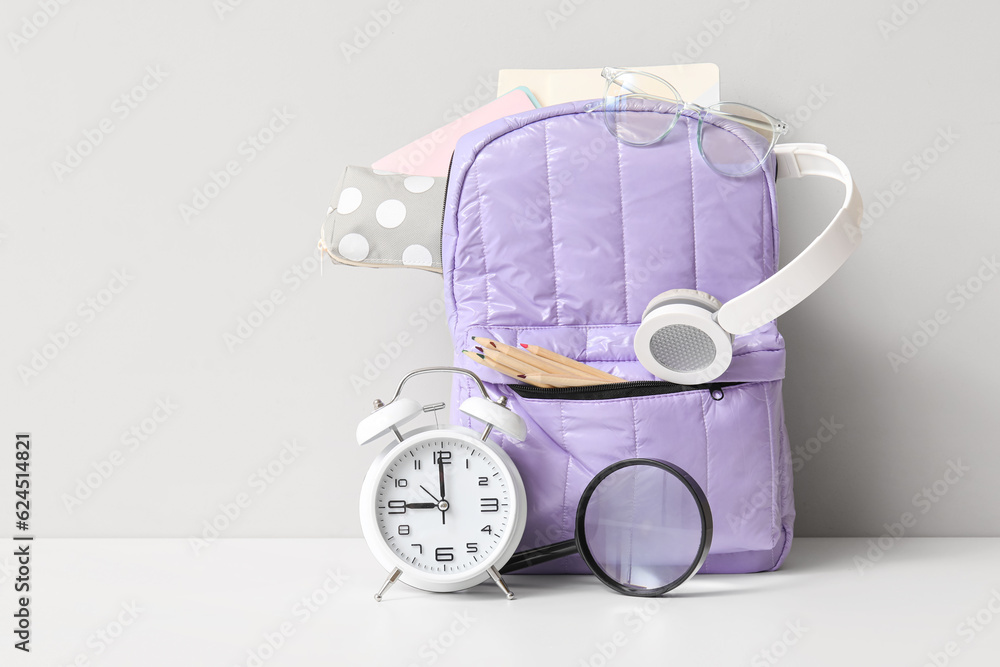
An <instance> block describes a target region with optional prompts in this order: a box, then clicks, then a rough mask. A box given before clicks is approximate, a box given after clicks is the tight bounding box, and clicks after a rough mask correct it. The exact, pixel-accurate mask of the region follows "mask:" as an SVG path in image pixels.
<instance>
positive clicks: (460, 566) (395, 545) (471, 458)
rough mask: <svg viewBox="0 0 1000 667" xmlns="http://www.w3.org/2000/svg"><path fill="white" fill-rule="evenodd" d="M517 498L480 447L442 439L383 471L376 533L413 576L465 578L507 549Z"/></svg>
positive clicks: (418, 446) (428, 441)
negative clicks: (514, 502) (416, 573)
mask: <svg viewBox="0 0 1000 667" xmlns="http://www.w3.org/2000/svg"><path fill="white" fill-rule="evenodd" d="M512 493H514V490H513V488H512V484H511V480H510V479H508V477H507V474H506V471H505V470H504V468H503V467H501V465H499V464H498V463H497V461H496V460H495V459H494V457H492V456H491V455H490V452H489V451H488V450H486V449H485V448H484V447H483V446H482V445H481V444H480V446H476V445H475V444H474V443H472V442H466V441H465V440H463V439H461V438H454V437H449V436H448V435H447V434H446V433H443V432H442V431H437V432H436V433H434V434H433V435H431V436H430V437H426V438H420V439H418V440H415V441H414V442H413V443H412V444H410V445H409V446H408V447H405V448H403V449H401V450H397V451H396V452H395V453H394V455H393V456H392V458H391V460H389V461H387V462H385V463H384V464H383V466H382V474H381V477H380V478H379V479H378V480H377V482H376V489H375V520H376V525H377V527H378V531H379V533H380V534H381V536H382V539H383V540H384V541H385V544H386V545H387V546H388V547H389V549H390V550H391V551H392V552H393V553H394V554H395V555H396V556H397V557H398V558H399V559H400V560H402V561H404V562H405V563H406V564H407V565H409V566H410V567H411V568H414V569H415V570H417V571H419V572H423V573H426V574H428V575H442V574H444V575H448V574H459V573H462V572H465V571H469V570H472V569H474V568H477V567H478V566H480V565H482V564H483V563H484V561H486V560H489V559H490V556H491V555H495V554H494V552H495V551H496V550H497V548H498V547H500V545H501V544H504V543H505V542H507V540H504V539H503V538H504V535H505V534H506V533H507V531H508V528H509V527H511V524H512V520H511V517H512V514H511V507H512V504H513V502H512V500H511V494H512Z"/></svg>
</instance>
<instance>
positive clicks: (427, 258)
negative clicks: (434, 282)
mask: <svg viewBox="0 0 1000 667" xmlns="http://www.w3.org/2000/svg"><path fill="white" fill-rule="evenodd" d="M432 262H433V258H432V257H431V251H430V250H428V249H427V248H425V247H424V246H422V245H420V244H419V243H417V244H414V245H411V246H407V247H406V250H404V251H403V264H405V265H406V266H430V265H431V263H432Z"/></svg>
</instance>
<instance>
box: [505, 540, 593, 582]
mask: <svg viewBox="0 0 1000 667" xmlns="http://www.w3.org/2000/svg"><path fill="white" fill-rule="evenodd" d="M575 553H577V548H576V540H566V541H565V542H556V543H555V544H549V545H546V546H544V547H537V548H535V549H528V550H527V551H521V552H519V553H516V554H514V555H513V556H511V557H510V560H509V561H507V564H506V565H504V566H503V568H501V569H500V572H501V574H507V573H508V572H513V571H515V570H523V569H524V568H526V567H531V566H532V565H538V564H539V563H547V562H549V561H550V560H555V559H557V558H562V557H563V556H572V555H573V554H575Z"/></svg>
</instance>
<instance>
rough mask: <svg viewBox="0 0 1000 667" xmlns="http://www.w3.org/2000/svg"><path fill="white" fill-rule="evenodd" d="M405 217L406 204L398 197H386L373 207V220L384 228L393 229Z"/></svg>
mask: <svg viewBox="0 0 1000 667" xmlns="http://www.w3.org/2000/svg"><path fill="white" fill-rule="evenodd" d="M405 217H406V206H404V205H403V202H401V201H399V200H398V199H386V200H385V201H384V202H382V203H381V204H379V205H378V208H377V209H375V220H377V221H378V224H380V225H382V226H383V227H385V228H386V229H394V228H396V227H399V225H400V224H402V222H403V219H404V218H405Z"/></svg>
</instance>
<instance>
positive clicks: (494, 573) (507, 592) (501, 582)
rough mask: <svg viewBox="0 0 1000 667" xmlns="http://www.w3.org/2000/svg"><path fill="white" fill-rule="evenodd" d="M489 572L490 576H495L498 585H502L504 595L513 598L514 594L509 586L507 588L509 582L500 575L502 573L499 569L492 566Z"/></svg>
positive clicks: (509, 598) (494, 579)
mask: <svg viewBox="0 0 1000 667" xmlns="http://www.w3.org/2000/svg"><path fill="white" fill-rule="evenodd" d="M487 572H489V573H490V576H491V577H493V581H495V582H496V584H497V586H499V587H500V590H502V591H503V592H504V595H506V596H507V599H508V600H513V599H514V594H513V593H511V592H510V589H509V588H507V584H506V583H505V582H504V580H503V577H501V576H500V573H499V572H498V571H497V569H496V568H495V567H491V568H490V569H489V570H487Z"/></svg>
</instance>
